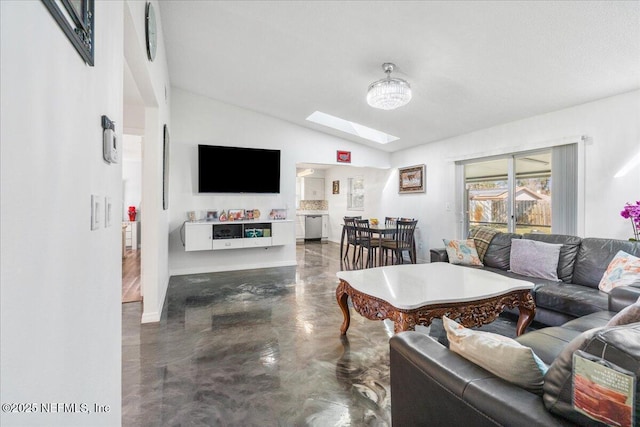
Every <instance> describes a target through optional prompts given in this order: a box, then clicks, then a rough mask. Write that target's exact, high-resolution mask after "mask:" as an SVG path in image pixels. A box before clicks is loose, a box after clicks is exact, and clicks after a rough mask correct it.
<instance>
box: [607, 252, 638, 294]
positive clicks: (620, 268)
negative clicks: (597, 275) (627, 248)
mask: <svg viewBox="0 0 640 427" xmlns="http://www.w3.org/2000/svg"><path fill="white" fill-rule="evenodd" d="M634 283H640V258H638V257H635V256H633V255H631V254H628V253H626V252H624V251H618V253H617V254H616V256H614V257H613V259H612V260H611V262H610V263H609V266H608V267H607V271H605V272H604V275H603V276H602V279H601V280H600V284H599V285H598V289H600V290H601V291H603V292H611V289H613V288H615V287H617V286H623V285H632V284H634Z"/></svg>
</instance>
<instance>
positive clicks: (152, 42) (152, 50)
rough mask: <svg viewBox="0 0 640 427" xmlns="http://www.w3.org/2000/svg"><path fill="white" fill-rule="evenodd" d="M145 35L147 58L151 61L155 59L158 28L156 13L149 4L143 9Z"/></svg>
mask: <svg viewBox="0 0 640 427" xmlns="http://www.w3.org/2000/svg"><path fill="white" fill-rule="evenodd" d="M144 16H145V26H144V27H145V33H146V35H147V58H149V61H153V60H154V59H155V58H156V48H157V47H158V27H157V25H156V12H155V10H154V9H153V5H152V4H151V3H147V7H146V9H145V14H144Z"/></svg>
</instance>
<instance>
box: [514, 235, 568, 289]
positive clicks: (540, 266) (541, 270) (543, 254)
mask: <svg viewBox="0 0 640 427" xmlns="http://www.w3.org/2000/svg"><path fill="white" fill-rule="evenodd" d="M561 248H562V245H561V244H556V243H546V242H540V241H537V240H530V239H513V240H512V241H511V262H510V271H512V272H513V273H517V274H522V275H524V276H529V277H539V278H540V279H548V280H556V281H559V280H560V279H558V260H559V259H560V249H561Z"/></svg>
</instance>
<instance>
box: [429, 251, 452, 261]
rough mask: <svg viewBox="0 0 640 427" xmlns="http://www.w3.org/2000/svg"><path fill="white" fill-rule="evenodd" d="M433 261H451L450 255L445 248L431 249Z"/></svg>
mask: <svg viewBox="0 0 640 427" xmlns="http://www.w3.org/2000/svg"><path fill="white" fill-rule="evenodd" d="M429 252H431V262H449V255H447V250H446V249H445V248H436V249H431V250H430V251H429Z"/></svg>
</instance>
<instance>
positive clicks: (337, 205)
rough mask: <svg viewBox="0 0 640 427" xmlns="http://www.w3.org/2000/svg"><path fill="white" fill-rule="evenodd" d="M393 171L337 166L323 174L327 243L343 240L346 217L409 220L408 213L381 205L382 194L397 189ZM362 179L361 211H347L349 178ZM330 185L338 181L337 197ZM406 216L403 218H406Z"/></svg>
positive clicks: (407, 211)
mask: <svg viewBox="0 0 640 427" xmlns="http://www.w3.org/2000/svg"><path fill="white" fill-rule="evenodd" d="M392 174H393V170H392V169H390V168H386V169H377V168H363V167H353V166H336V167H332V168H331V169H327V170H326V171H325V176H326V180H325V187H324V188H325V194H326V197H325V198H326V200H327V201H328V204H329V239H328V240H330V241H332V242H337V243H339V242H340V237H341V236H342V218H343V217H345V216H358V215H360V216H362V218H378V219H384V217H385V216H395V217H405V216H409V213H410V211H411V209H410V208H409V207H407V208H405V211H401V210H400V209H397V208H396V207H395V206H389V205H382V204H381V200H382V196H383V194H385V193H386V192H388V191H391V190H393V189H395V188H396V186H397V182H396V181H393V180H391V176H392ZM356 176H361V177H363V178H364V188H365V196H364V209H363V210H349V209H347V193H348V191H349V178H354V177H356ZM333 181H340V193H339V194H333ZM405 213H406V215H405Z"/></svg>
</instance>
